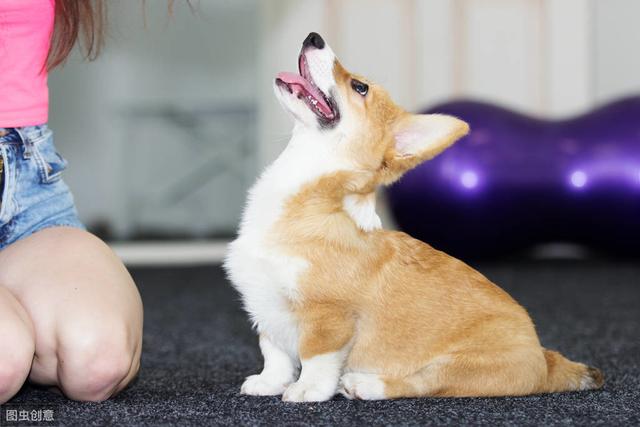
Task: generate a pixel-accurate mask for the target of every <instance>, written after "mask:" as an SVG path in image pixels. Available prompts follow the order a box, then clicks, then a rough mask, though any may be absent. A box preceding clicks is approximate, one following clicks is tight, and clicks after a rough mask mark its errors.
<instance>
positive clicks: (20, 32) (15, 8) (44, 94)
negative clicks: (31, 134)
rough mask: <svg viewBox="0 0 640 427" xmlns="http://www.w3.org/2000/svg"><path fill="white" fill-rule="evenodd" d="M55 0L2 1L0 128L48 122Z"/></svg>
mask: <svg viewBox="0 0 640 427" xmlns="http://www.w3.org/2000/svg"><path fill="white" fill-rule="evenodd" d="M54 12H55V0H0V127H19V126H32V125H40V124H44V123H46V122H47V118H48V112H49V89H48V87H47V72H46V70H45V68H44V65H45V61H46V60H47V54H48V53H49V46H50V44H51V34H52V32H53V19H54Z"/></svg>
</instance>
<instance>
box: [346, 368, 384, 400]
mask: <svg viewBox="0 0 640 427" xmlns="http://www.w3.org/2000/svg"><path fill="white" fill-rule="evenodd" d="M338 391H339V392H340V394H342V395H343V396H344V397H346V398H348V399H363V400H380V399H384V398H385V395H384V382H383V381H382V380H381V379H380V376H379V375H377V374H363V373H359V372H352V373H348V374H344V375H343V376H342V378H340V388H339V390H338Z"/></svg>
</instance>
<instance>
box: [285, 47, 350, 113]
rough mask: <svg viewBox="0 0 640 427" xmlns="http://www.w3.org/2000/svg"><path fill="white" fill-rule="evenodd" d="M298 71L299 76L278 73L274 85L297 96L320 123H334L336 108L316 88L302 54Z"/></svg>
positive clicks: (332, 102)
mask: <svg viewBox="0 0 640 427" xmlns="http://www.w3.org/2000/svg"><path fill="white" fill-rule="evenodd" d="M298 70H299V72H300V74H296V73H290V72H282V73H278V75H277V77H276V84H277V85H278V86H280V87H284V88H286V89H287V90H288V91H289V93H291V94H293V95H295V96H297V97H298V99H301V100H303V101H304V103H305V104H307V106H308V107H309V109H310V110H311V111H313V112H314V113H315V114H316V115H317V116H318V118H319V119H320V120H321V121H322V122H324V123H326V124H330V123H332V122H334V121H336V120H337V119H338V108H337V106H336V104H335V101H334V100H333V99H332V98H331V97H329V96H327V95H326V94H325V93H323V92H322V91H321V90H320V89H319V88H318V86H316V84H315V82H314V81H313V78H312V77H311V73H310V72H309V67H308V65H307V60H306V58H305V56H304V53H301V54H300V56H299V57H298Z"/></svg>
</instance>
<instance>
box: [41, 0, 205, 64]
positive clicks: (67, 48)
mask: <svg viewBox="0 0 640 427" xmlns="http://www.w3.org/2000/svg"><path fill="white" fill-rule="evenodd" d="M55 2H56V10H55V18H54V24H53V34H52V35H51V47H50V48H49V54H48V56H47V61H46V64H45V65H46V68H47V70H51V69H52V68H54V67H56V66H58V65H60V64H62V63H63V62H64V61H65V60H66V59H67V57H68V56H69V54H70V53H71V50H73V46H75V44H76V42H77V41H78V39H80V41H81V44H82V49H83V54H84V57H85V59H88V60H89V61H93V60H94V59H96V58H97V57H98V55H99V54H100V51H101V50H102V47H103V46H104V39H105V32H106V27H107V1H106V0H55ZM173 2H174V0H167V7H168V12H169V16H171V14H172V13H173ZM144 4H145V0H142V5H143V7H144ZM187 4H188V5H189V8H190V9H191V10H192V11H193V7H192V4H191V2H190V0H187Z"/></svg>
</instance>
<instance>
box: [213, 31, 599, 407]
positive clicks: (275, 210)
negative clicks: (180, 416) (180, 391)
mask: <svg viewBox="0 0 640 427" xmlns="http://www.w3.org/2000/svg"><path fill="white" fill-rule="evenodd" d="M298 68H299V73H280V74H278V75H277V77H276V79H275V93H276V96H277V98H278V100H279V101H280V103H281V104H282V106H283V107H284V109H285V110H287V111H288V112H289V113H290V114H291V116H292V117H293V119H294V123H295V124H294V128H293V135H292V137H291V140H290V141H289V144H288V145H287V147H286V149H285V150H284V151H283V152H282V154H281V155H280V156H279V157H278V159H277V160H276V161H275V162H274V163H273V164H271V166H269V167H268V168H267V169H266V170H265V171H264V173H263V174H262V175H261V176H260V178H259V179H258V181H257V182H256V183H255V185H254V186H253V188H252V189H251V190H250V192H249V197H248V202H247V206H246V209H245V211H244V214H243V218H242V222H241V225H240V230H239V235H238V238H237V239H236V240H235V241H234V242H232V243H231V244H230V246H229V249H228V254H227V257H226V260H225V269H226V271H227V273H228V277H229V279H230V281H231V282H232V284H233V286H234V287H235V288H236V289H237V290H238V291H239V293H240V294H241V296H242V300H243V302H244V307H245V309H246V311H247V312H248V313H249V316H250V318H251V321H252V322H253V325H254V326H255V328H256V329H257V331H258V333H259V336H260V339H259V344H260V350H261V351H262V355H263V356H264V369H263V370H262V372H261V373H260V374H257V375H251V376H249V377H248V378H247V379H246V380H245V381H244V384H242V387H241V393H243V394H249V395H259V396H266V395H279V394H282V395H283V396H282V399H283V400H285V401H290V402H310V401H324V400H328V399H331V398H332V397H333V396H334V395H335V394H336V393H337V392H339V393H342V394H343V395H344V396H346V397H348V398H355V399H391V398H399V397H418V396H515V395H528V394H533V393H550V392H558V391H569V390H589V389H595V388H599V387H601V386H602V384H603V376H602V374H601V372H600V371H599V370H597V369H595V368H592V367H589V366H586V365H583V364H581V363H576V362H572V361H570V360H568V359H566V358H565V357H563V356H562V355H561V354H559V353H557V352H555V351H550V350H547V349H545V348H543V347H542V346H541V345H540V342H539V340H538V336H537V334H536V331H535V328H534V326H533V323H532V321H531V319H530V317H529V315H528V314H527V312H526V311H525V309H524V308H523V307H522V306H520V305H519V304H518V303H517V302H515V301H514V300H513V299H512V298H511V297H510V296H509V295H508V294H507V293H506V292H504V291H503V290H502V289H500V288H499V287H498V286H496V285H494V284H493V283H491V282H490V281H489V280H488V279H487V278H485V277H484V276H483V275H482V274H480V273H478V272H477V271H475V270H473V269H472V268H471V267H469V266H467V265H466V264H464V263H463V262H461V261H459V260H457V259H454V258H452V257H450V256H448V255H446V254H444V253H442V252H440V251H438V250H436V249H433V248H432V247H431V246H429V245H427V244H425V243H423V242H421V241H418V240H416V239H413V238H411V237H410V236H408V235H407V234H404V233H401V232H396V231H387V230H383V229H382V228H381V224H380V219H379V218H378V216H377V215H376V212H375V190H376V188H377V187H378V186H380V185H387V184H390V183H392V182H394V181H395V180H397V179H398V178H400V177H401V176H402V174H404V173H405V172H407V171H408V170H409V169H411V168H413V167H415V166H416V165H418V164H419V163H421V162H422V161H424V160H428V159H430V158H432V157H434V156H435V155H437V154H438V153H440V152H441V151H443V150H444V149H445V148H447V147H448V146H450V145H451V144H453V143H454V142H455V141H456V140H457V139H459V138H460V137H462V136H464V135H465V134H466V133H467V132H468V130H469V128H468V126H467V124H466V123H465V122H463V121H461V120H459V119H457V118H455V117H450V116H445V115H438V114H429V115H417V114H411V113H408V112H406V111H404V110H403V109H402V108H400V107H398V106H397V105H396V104H395V103H394V102H393V101H392V100H391V98H390V97H389V95H387V93H386V92H385V90H384V89H383V88H382V87H380V86H379V85H376V84H375V83H373V82H370V81H369V80H367V79H366V78H364V77H362V76H359V75H355V74H352V73H350V72H349V71H347V70H346V69H345V68H344V67H343V66H342V65H341V64H340V62H338V60H337V59H336V57H335V55H334V53H333V51H332V50H331V48H330V47H329V46H328V45H327V44H326V43H325V42H324V40H323V39H322V38H321V37H320V36H319V35H318V34H316V33H311V34H309V36H308V37H307V38H306V39H305V40H304V43H303V44H302V51H301V52H300V55H299V57H298ZM425 220H427V221H428V218H425Z"/></svg>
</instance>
